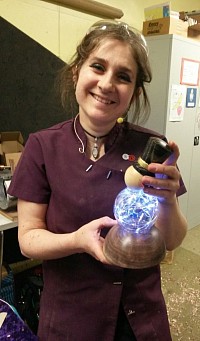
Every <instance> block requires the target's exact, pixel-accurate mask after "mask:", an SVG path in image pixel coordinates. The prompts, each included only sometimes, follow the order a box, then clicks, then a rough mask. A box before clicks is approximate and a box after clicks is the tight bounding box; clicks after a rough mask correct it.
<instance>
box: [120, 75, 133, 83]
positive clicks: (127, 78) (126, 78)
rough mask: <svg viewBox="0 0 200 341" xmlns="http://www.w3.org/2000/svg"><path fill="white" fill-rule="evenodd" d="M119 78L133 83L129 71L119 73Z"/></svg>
mask: <svg viewBox="0 0 200 341" xmlns="http://www.w3.org/2000/svg"><path fill="white" fill-rule="evenodd" d="M118 78H119V79H120V80H122V81H124V82H127V83H131V78H130V76H129V75H128V74H127V73H119V74H118Z"/></svg>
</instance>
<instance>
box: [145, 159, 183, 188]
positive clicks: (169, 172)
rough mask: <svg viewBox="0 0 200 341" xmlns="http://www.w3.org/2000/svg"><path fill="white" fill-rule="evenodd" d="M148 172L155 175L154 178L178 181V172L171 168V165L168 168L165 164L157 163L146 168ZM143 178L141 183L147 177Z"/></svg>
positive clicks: (173, 167)
mask: <svg viewBox="0 0 200 341" xmlns="http://www.w3.org/2000/svg"><path fill="white" fill-rule="evenodd" d="M148 171H150V172H151V173H155V174H156V178H162V179H164V178H170V179H174V180H179V179H180V172H179V171H178V169H177V168H176V167H175V166H171V165H170V166H168V165H166V164H159V163H151V164H150V165H149V166H148ZM160 175H161V176H160ZM143 178H144V179H142V183H143V181H145V179H146V178H147V177H143ZM148 178H149V177H148Z"/></svg>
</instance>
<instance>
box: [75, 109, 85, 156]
mask: <svg viewBox="0 0 200 341" xmlns="http://www.w3.org/2000/svg"><path fill="white" fill-rule="evenodd" d="M78 115H79V114H77V115H76V117H75V119H74V132H75V134H76V137H77V138H78V140H79V141H80V143H81V146H82V147H79V149H78V150H79V152H80V153H81V154H84V153H85V146H84V144H83V141H82V140H81V138H80V136H79V135H78V133H77V130H76V121H77V118H78Z"/></svg>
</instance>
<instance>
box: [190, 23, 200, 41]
mask: <svg viewBox="0 0 200 341" xmlns="http://www.w3.org/2000/svg"><path fill="white" fill-rule="evenodd" d="M188 38H192V39H195V40H198V41H200V23H198V24H196V25H192V26H189V27H188Z"/></svg>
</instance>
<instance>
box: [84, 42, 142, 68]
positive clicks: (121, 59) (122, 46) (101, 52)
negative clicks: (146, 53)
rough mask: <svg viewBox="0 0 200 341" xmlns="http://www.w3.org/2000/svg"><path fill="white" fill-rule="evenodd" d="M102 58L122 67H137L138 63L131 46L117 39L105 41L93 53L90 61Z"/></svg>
mask: <svg viewBox="0 0 200 341" xmlns="http://www.w3.org/2000/svg"><path fill="white" fill-rule="evenodd" d="M95 57H96V58H102V59H104V60H105V61H109V62H110V61H112V62H113V63H115V64H119V65H120V64H121V65H122V66H125V65H126V66H129V67H130V68H134V69H135V67H136V61H135V58H134V55H133V52H132V49H131V47H130V45H129V44H128V43H127V42H125V41H120V40H117V39H103V40H102V41H101V42H100V43H99V45H98V47H97V48H96V49H95V50H93V51H92V52H91V54H90V55H89V57H88V59H90V60H91V59H93V58H95Z"/></svg>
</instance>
